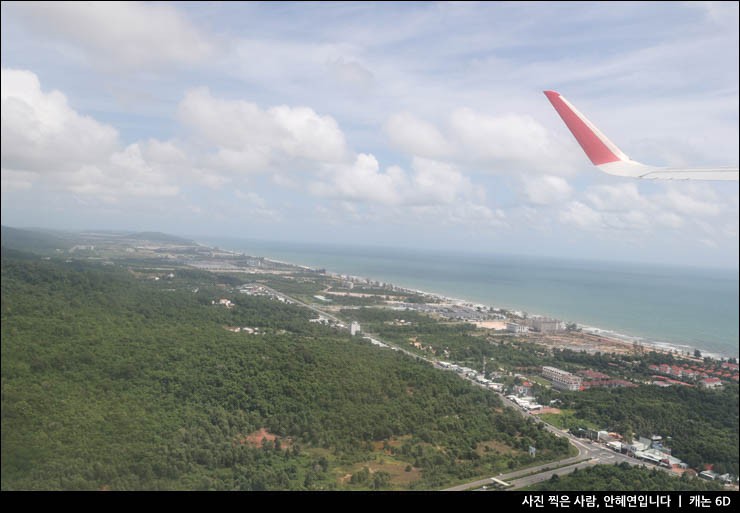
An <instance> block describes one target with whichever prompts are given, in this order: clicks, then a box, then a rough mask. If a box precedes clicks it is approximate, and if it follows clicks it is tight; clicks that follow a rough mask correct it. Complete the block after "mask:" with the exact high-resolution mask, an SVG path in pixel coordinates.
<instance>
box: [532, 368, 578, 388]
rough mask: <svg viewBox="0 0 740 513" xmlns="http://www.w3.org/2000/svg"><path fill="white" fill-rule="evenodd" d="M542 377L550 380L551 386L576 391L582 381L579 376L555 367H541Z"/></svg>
mask: <svg viewBox="0 0 740 513" xmlns="http://www.w3.org/2000/svg"><path fill="white" fill-rule="evenodd" d="M542 377H544V378H545V379H548V380H550V381H552V386H554V387H555V388H558V389H560V390H573V391H577V390H580V389H581V384H582V383H583V380H582V379H581V377H580V376H576V375H575V374H571V373H570V372H567V371H564V370H561V369H558V368H555V367H542Z"/></svg>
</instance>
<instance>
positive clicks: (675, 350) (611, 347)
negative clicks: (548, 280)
mask: <svg viewBox="0 0 740 513" xmlns="http://www.w3.org/2000/svg"><path fill="white" fill-rule="evenodd" d="M197 244H198V245H202V246H205V247H208V248H212V247H211V246H207V245H203V244H200V243H197ZM219 250H220V251H223V252H227V253H231V254H232V255H235V256H256V255H247V254H246V253H244V252H243V251H236V250H229V249H224V248H219ZM261 258H264V260H266V261H268V262H273V263H276V264H281V265H287V266H291V267H295V268H298V269H301V270H315V269H316V267H311V266H307V265H304V264H298V263H295V262H288V261H285V260H277V259H275V258H270V257H261ZM326 272H327V274H329V275H332V276H342V275H345V276H346V275H347V274H346V273H339V272H332V271H326ZM353 276H354V277H356V278H360V279H369V280H372V281H378V280H377V279H374V278H372V277H367V276H355V275H353ZM394 287H396V288H397V289H398V290H401V291H403V292H408V293H414V294H419V295H423V296H428V297H430V298H433V299H435V300H439V301H441V302H444V303H448V304H456V305H469V306H482V307H485V308H489V307H490V308H493V309H505V310H508V311H516V310H512V309H510V308H508V307H500V306H496V305H486V304H483V303H480V302H476V301H472V300H468V299H464V298H456V297H450V296H446V295H444V294H441V293H437V292H431V291H426V290H421V289H414V288H408V287H401V286H397V285H394ZM521 313H524V314H526V315H528V316H538V315H539V314H537V313H535V312H530V311H529V310H526V311H521ZM573 322H575V324H576V326H577V328H578V329H579V330H581V332H583V333H584V334H586V335H588V336H591V337H593V338H596V339H598V340H600V341H601V343H598V342H594V345H595V346H599V347H598V350H601V351H602V352H611V351H613V352H620V353H627V352H635V348H636V347H638V348H640V350H647V351H655V352H659V353H665V354H672V355H674V356H676V357H680V358H687V357H689V358H691V359H694V358H695V357H694V351H695V350H698V351H700V352H701V355H702V358H703V357H708V358H711V359H714V360H724V359H728V358H730V357H729V356H727V355H723V354H719V353H716V352H714V351H710V350H706V349H702V348H701V347H695V346H690V345H688V344H680V343H676V342H668V341H663V340H654V339H650V338H646V337H641V336H637V335H629V334H625V333H620V332H617V331H614V330H610V329H604V328H599V327H597V326H592V325H587V324H582V323H580V322H577V321H573ZM590 349H592V350H593V347H591V348H590ZM581 350H588V349H581Z"/></svg>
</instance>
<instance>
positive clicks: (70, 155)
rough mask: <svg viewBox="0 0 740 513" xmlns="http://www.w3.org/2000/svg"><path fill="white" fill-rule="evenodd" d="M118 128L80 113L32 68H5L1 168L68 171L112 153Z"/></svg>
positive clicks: (3, 75) (3, 76) (3, 74)
mask: <svg viewBox="0 0 740 513" xmlns="http://www.w3.org/2000/svg"><path fill="white" fill-rule="evenodd" d="M117 140H118V133H117V132H116V130H115V129H114V128H113V127H111V126H110V125H106V124H103V123H99V122H97V121H95V120H94V119H92V118H90V117H88V116H81V115H80V114H78V113H77V112H75V111H74V110H73V109H72V108H70V107H69V105H68V104H67V98H66V97H65V96H64V95H63V94H62V93H60V92H59V91H52V92H50V93H44V92H43V91H42V90H41V84H40V83H39V80H38V77H37V76H36V75H35V74H34V73H31V72H30V71H24V70H14V69H5V68H3V70H2V141H3V144H2V167H3V168H10V169H17V170H24V171H35V172H39V173H55V172H65V171H70V170H73V169H76V168H78V167H79V166H80V165H82V164H84V163H89V162H95V161H97V160H99V159H101V158H105V157H106V156H107V155H110V153H111V151H113V150H114V149H115V148H116V144H117Z"/></svg>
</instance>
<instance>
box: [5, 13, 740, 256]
mask: <svg viewBox="0 0 740 513" xmlns="http://www.w3.org/2000/svg"><path fill="white" fill-rule="evenodd" d="M545 89H555V90H557V91H559V92H560V93H561V94H563V95H564V96H565V97H566V98H568V100H570V101H571V102H572V103H574V104H575V105H576V106H577V107H578V108H579V109H580V110H581V111H582V112H584V113H585V114H586V115H587V116H589V118H590V119H591V120H592V121H593V122H594V123H596V124H597V125H598V126H599V128H601V129H602V131H604V132H605V133H606V134H607V135H608V136H609V137H610V138H611V139H612V140H613V141H614V142H616V143H617V144H618V145H619V146H620V148H621V149H622V150H623V151H625V152H626V153H627V154H628V155H630V156H631V157H632V158H634V159H636V160H640V161H643V162H646V163H650V164H655V165H691V166H697V167H698V166H705V165H737V162H738V139H739V137H738V4H737V3H735V2H717V3H715V2H703V3H694V2H685V3H681V2H671V3H669V2H655V3H627V2H614V3H584V2H576V3H555V2H547V3H525V2H516V3H476V2H460V3H445V2H442V3H432V2H429V3H422V2H418V3H416V2H414V3H364V2H363V3H305V2H300V3H277V2H269V3H210V2H209V3H194V2H193V3H182V4H180V3H103V4H95V3H93V4H82V3H70V4H63V3H53V4H43V3H32V4H25V3H13V2H3V3H2V207H1V208H2V223H3V224H6V225H10V226H21V227H22V226H42V227H49V228H61V229H105V228H108V229H130V230H157V231H164V232H169V233H174V234H181V235H189V236H195V237H196V238H197V236H199V235H200V236H206V235H208V236H220V235H221V236H232V237H248V238H262V239H274V240H284V241H291V240H293V241H302V242H304V241H320V242H332V243H348V244H364V245H384V246H389V245H390V246H402V247H417V248H426V249H432V250H433V249H440V250H449V249H454V250H465V249H470V250H473V251H475V252H496V253H518V254H531V255H551V256H557V257H566V258H567V257H571V258H587V259H609V260H626V261H638V262H640V261H648V262H666V263H670V264H679V265H691V266H722V267H734V268H737V262H738V184H737V182H690V183H689V182H687V183H670V182H662V183H653V182H647V181H645V182H643V181H638V180H631V179H626V178H619V177H613V176H608V175H605V174H602V173H600V172H599V171H598V170H596V169H595V168H593V167H592V166H591V165H590V163H589V162H588V160H587V158H586V157H585V155H583V154H582V152H581V150H580V148H579V147H578V145H577V144H576V142H575V140H573V138H572V136H571V135H570V133H569V132H568V131H567V129H566V127H565V126H564V125H563V124H562V122H561V121H560V119H559V117H558V116H557V114H556V113H555V111H554V110H553V109H552V107H551V106H550V104H549V102H548V101H547V99H546V98H545V96H544V95H543V94H542V91H543V90H545Z"/></svg>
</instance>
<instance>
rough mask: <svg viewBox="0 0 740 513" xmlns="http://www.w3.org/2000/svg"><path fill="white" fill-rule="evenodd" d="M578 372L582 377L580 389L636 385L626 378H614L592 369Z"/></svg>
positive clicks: (630, 386)
mask: <svg viewBox="0 0 740 513" xmlns="http://www.w3.org/2000/svg"><path fill="white" fill-rule="evenodd" d="M578 374H579V375H580V376H582V377H583V378H584V379H583V383H582V385H581V388H582V390H588V389H589V388H622V387H627V388H632V387H636V386H637V385H636V384H634V383H631V382H629V381H627V380H624V379H614V378H612V377H611V376H609V375H608V374H604V373H603V372H597V371H594V370H583V371H579V372H578Z"/></svg>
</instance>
